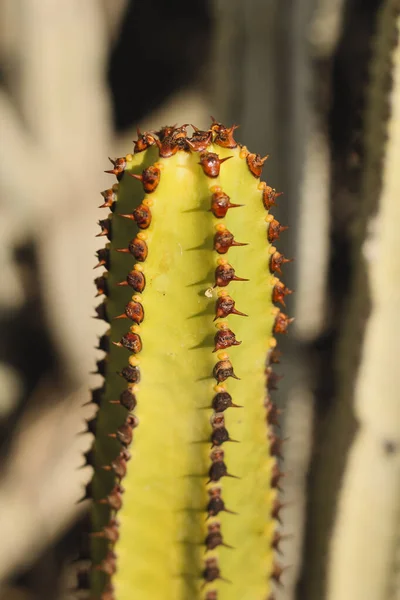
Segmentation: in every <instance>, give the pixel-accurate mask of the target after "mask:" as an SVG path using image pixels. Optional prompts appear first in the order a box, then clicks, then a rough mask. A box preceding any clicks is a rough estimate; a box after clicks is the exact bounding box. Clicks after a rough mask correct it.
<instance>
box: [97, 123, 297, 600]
mask: <svg viewBox="0 0 400 600" xmlns="http://www.w3.org/2000/svg"><path fill="white" fill-rule="evenodd" d="M187 128H188V125H183V126H182V127H176V126H174V127H163V128H162V129H161V130H160V131H158V132H157V133H152V132H151V133H140V132H139V131H138V139H137V141H136V142H135V143H134V153H133V154H128V155H127V156H126V157H124V158H118V159H116V160H111V159H110V160H111V163H112V168H111V170H109V171H107V172H108V173H111V174H113V175H115V176H116V178H117V180H118V183H116V184H115V185H114V186H113V187H112V188H110V189H109V190H106V191H105V192H103V193H102V195H103V198H104V203H103V204H102V208H107V209H109V210H110V213H109V215H108V216H107V217H106V218H105V219H104V220H101V221H100V222H99V225H100V227H101V232H100V234H99V235H100V236H106V237H107V238H108V240H109V242H108V243H107V244H106V247H105V248H103V249H101V250H99V251H98V259H99V262H98V265H97V266H98V267H105V268H106V269H107V271H106V272H105V273H104V274H102V275H100V276H99V277H97V279H96V281H95V283H96V286H97V290H98V295H104V296H105V299H104V301H103V302H102V303H101V304H100V305H99V306H98V307H97V309H96V311H97V317H98V318H100V319H103V320H105V321H106V322H107V323H109V324H110V329H109V330H108V331H107V332H106V333H105V334H104V335H103V336H102V337H101V338H100V344H99V348H100V349H101V350H104V351H105V353H106V354H105V358H103V359H101V360H99V361H98V363H97V367H98V369H97V372H98V373H100V374H102V375H104V377H105V382H104V386H103V387H101V388H99V389H96V390H94V391H93V402H95V403H96V404H97V405H98V407H99V409H98V413H97V415H96V418H95V419H93V421H90V422H89V430H90V431H91V432H93V433H94V435H95V440H94V444H93V447H92V448H91V450H90V452H89V453H88V455H87V460H88V462H89V463H90V464H91V465H92V466H93V468H94V476H93V480H92V482H91V484H90V489H89V490H88V495H90V497H91V498H92V500H93V504H92V509H91V533H90V540H91V542H90V554H91V560H92V564H91V568H90V573H89V578H88V580H87V585H88V587H89V589H90V598H91V599H92V600H114V599H117V600H133V598H138V599H139V598H140V600H157V598H159V599H160V600H161V599H162V600H176V599H181V600H187V599H189V598H190V599H193V600H196V599H198V600H216V599H218V600H228V599H229V600H272V599H273V598H275V596H274V593H273V586H274V585H275V583H278V584H279V583H281V576H282V572H283V570H284V567H282V565H281V563H280V562H279V561H278V560H277V558H276V556H275V555H276V551H279V541H280V539H281V533H280V531H279V521H280V510H281V508H282V506H283V505H282V503H281V501H280V499H279V496H278V493H279V484H280V480H281V478H282V476H283V473H282V472H281V471H280V469H279V465H278V458H279V457H280V455H281V450H282V444H283V441H284V440H282V439H281V438H280V437H279V435H278V434H277V429H276V426H277V424H278V422H277V419H278V415H279V410H278V408H277V407H276V405H275V404H274V403H273V402H272V401H271V398H270V391H271V390H273V389H274V388H275V387H276V383H277V380H278V379H279V377H278V376H277V375H276V373H274V371H273V370H272V368H273V365H274V364H275V363H278V362H279V353H278V351H277V350H276V339H275V337H274V334H275V333H276V334H285V333H286V332H287V328H288V325H289V324H290V322H291V320H292V319H290V318H289V317H288V316H287V315H286V314H285V313H284V312H282V311H281V309H280V308H278V307H277V306H276V304H280V305H283V306H285V301H284V298H285V295H286V294H289V293H291V291H290V290H289V289H287V288H286V286H285V285H284V284H283V283H282V282H281V281H280V280H279V279H278V277H277V274H280V273H281V267H282V265H283V264H284V263H286V262H289V261H288V259H286V258H285V257H284V256H283V255H282V254H280V253H279V252H278V251H277V250H276V248H275V246H274V243H275V241H276V240H277V238H278V237H279V234H280V232H281V231H282V230H284V229H286V228H285V227H282V226H281V225H280V224H279V223H278V221H277V220H276V219H274V217H273V216H272V215H270V214H269V209H270V208H271V206H272V205H273V204H274V203H275V199H276V197H277V196H278V194H277V192H276V191H275V190H274V189H273V188H271V187H269V186H268V185H266V183H264V182H261V181H260V176H261V172H262V168H263V164H264V162H265V161H266V159H267V157H264V158H262V157H261V156H260V155H258V154H252V153H250V152H249V151H248V150H247V149H246V147H244V146H241V145H239V144H238V143H237V142H236V141H235V139H234V130H235V126H233V127H230V128H226V127H224V126H223V125H222V124H220V123H218V122H216V121H215V120H213V122H212V124H211V127H210V129H209V130H208V131H200V130H199V129H197V128H196V127H193V133H192V137H188V135H187ZM128 447H130V450H128ZM274 581H275V583H274Z"/></svg>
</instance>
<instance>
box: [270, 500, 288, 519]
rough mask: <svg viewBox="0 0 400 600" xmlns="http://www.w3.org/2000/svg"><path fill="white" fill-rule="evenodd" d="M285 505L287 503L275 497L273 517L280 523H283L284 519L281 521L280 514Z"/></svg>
mask: <svg viewBox="0 0 400 600" xmlns="http://www.w3.org/2000/svg"><path fill="white" fill-rule="evenodd" d="M284 507H285V504H283V503H282V502H281V501H280V500H279V498H275V500H274V502H273V504H272V510H271V517H272V518H273V519H275V520H276V521H278V523H280V524H281V525H282V521H281V516H280V512H281V510H282V508H284Z"/></svg>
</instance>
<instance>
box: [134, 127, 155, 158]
mask: <svg viewBox="0 0 400 600" xmlns="http://www.w3.org/2000/svg"><path fill="white" fill-rule="evenodd" d="M137 134H138V139H137V140H136V141H134V142H133V152H134V154H137V153H138V152H143V151H144V150H147V148H150V146H152V145H153V144H155V142H156V140H155V137H154V136H153V135H152V134H151V133H147V132H145V133H140V130H139V128H137Z"/></svg>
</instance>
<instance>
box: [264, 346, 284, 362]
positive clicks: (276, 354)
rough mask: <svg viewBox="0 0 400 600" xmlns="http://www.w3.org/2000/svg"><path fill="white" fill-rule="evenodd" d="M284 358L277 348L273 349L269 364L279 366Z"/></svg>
mask: <svg viewBox="0 0 400 600" xmlns="http://www.w3.org/2000/svg"><path fill="white" fill-rule="evenodd" d="M281 358H282V352H280V351H279V350H277V349H276V348H272V349H271V350H270V351H269V353H268V358H267V363H268V364H270V365H279V363H280V362H281Z"/></svg>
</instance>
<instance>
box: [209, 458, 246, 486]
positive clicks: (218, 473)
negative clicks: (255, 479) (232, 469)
mask: <svg viewBox="0 0 400 600" xmlns="http://www.w3.org/2000/svg"><path fill="white" fill-rule="evenodd" d="M208 476H209V480H208V482H207V483H211V481H219V480H220V479H221V478H222V477H233V478H234V479H239V477H236V475H231V474H230V473H228V469H227V466H226V464H225V463H224V461H218V462H215V463H213V464H212V465H211V466H210V468H209V470H208Z"/></svg>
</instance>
